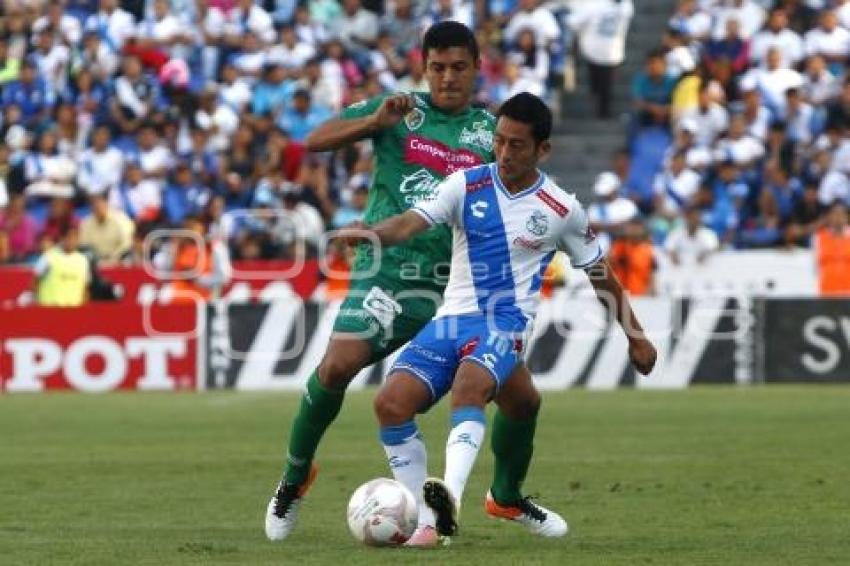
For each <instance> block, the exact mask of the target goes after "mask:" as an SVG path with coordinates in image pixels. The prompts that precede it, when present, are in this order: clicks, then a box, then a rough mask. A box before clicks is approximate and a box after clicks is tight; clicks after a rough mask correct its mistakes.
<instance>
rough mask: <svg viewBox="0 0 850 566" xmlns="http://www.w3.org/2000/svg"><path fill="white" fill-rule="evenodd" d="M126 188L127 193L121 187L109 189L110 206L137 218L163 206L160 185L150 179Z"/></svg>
mask: <svg viewBox="0 0 850 566" xmlns="http://www.w3.org/2000/svg"><path fill="white" fill-rule="evenodd" d="M124 190H125V191H126V194H125V195H122V190H121V188H119V187H115V188H113V189H112V190H111V191H109V206H110V207H113V208H116V209H118V210H121V211H123V212H125V213H126V214H127V216H131V217H134V218H135V217H137V216H140V215H143V214H146V213H149V212H150V211H151V210H159V209H160V208H161V207H162V191H161V189H160V186H159V184H157V183H156V182H154V181H152V180H150V179H143V180H142V181H140V182H139V184H138V185H135V186H132V187H126V188H125V189H124ZM125 199H126V200H125Z"/></svg>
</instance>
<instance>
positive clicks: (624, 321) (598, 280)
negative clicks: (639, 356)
mask: <svg viewBox="0 0 850 566" xmlns="http://www.w3.org/2000/svg"><path fill="white" fill-rule="evenodd" d="M587 277H588V279H590V284H591V285H593V290H594V291H596V297H597V298H598V299H599V301H600V302H601V303H602V305H603V306H604V307H605V308H606V309H607V310H608V312H610V313H611V314H613V315H614V318H615V319H616V320H617V322H618V323H619V324H620V326H621V327H622V328H623V332H625V333H626V337H627V338H628V339H629V341H630V342H631V341H633V340H644V339H646V336H645V335H644V333H643V327H642V326H641V325H640V322H639V321H638V319H637V317H636V316H635V313H634V311H633V310H632V306H631V304H630V303H629V298H628V297H627V296H626V294H625V293H624V292H623V286H622V285H621V284H620V280H619V279H617V275H616V274H614V270H613V269H611V264H609V263H608V260H607V259H604V260H602V261H600V262H598V263H597V264H596V265H594V266H592V267H590V268H589V269H587Z"/></svg>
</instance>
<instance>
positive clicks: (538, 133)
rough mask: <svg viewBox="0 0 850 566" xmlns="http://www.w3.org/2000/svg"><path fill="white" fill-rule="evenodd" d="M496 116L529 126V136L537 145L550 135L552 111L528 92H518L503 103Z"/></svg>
mask: <svg viewBox="0 0 850 566" xmlns="http://www.w3.org/2000/svg"><path fill="white" fill-rule="evenodd" d="M496 116H497V117H502V116H505V117H507V118H510V119H511V120H516V121H517V122H523V123H524V124H528V125H530V126H531V135H532V137H533V138H534V142H535V143H537V144H538V145H539V144H540V143H541V142H544V141H546V140H548V139H549V137H550V136H551V135H552V111H551V110H549V107H548V106H546V103H545V102H543V100H541V99H540V97H539V96H535V95H533V94H531V93H530V92H520V93H518V94H515V95H513V96H512V97H510V98H509V99H507V100H506V101H504V102H503V103H502V106H500V107H499V111H498V112H497V113H496Z"/></svg>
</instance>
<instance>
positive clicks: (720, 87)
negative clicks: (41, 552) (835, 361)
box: [595, 0, 850, 288]
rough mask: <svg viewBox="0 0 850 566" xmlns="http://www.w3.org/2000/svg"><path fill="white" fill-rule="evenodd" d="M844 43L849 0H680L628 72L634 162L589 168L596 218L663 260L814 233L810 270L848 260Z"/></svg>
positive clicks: (849, 96)
mask: <svg viewBox="0 0 850 566" xmlns="http://www.w3.org/2000/svg"><path fill="white" fill-rule="evenodd" d="M848 57H850V2H846V1H844V0H837V1H831V0H759V1H757V0H714V1H711V0H679V1H678V2H677V5H676V8H675V11H674V12H673V13H672V14H671V16H670V19H669V22H668V28H667V30H666V32H665V33H664V36H663V41H662V45H661V46H659V48H658V49H656V50H654V51H652V52H651V53H649V54H648V55H647V57H646V60H645V66H644V70H643V72H642V73H640V74H639V75H638V76H637V77H636V78H635V79H634V82H633V85H632V97H633V101H634V102H633V105H634V106H633V116H632V121H631V126H630V131H629V144H630V149H631V164H630V167H627V168H622V167H621V168H620V169H621V171H620V175H617V174H615V173H616V172H615V173H606V174H605V175H602V176H600V178H599V179H598V181H597V183H596V187H595V191H596V194H597V195H599V199H600V205H601V207H604V208H605V209H606V211H605V212H606V213H607V216H608V217H609V218H610V219H609V220H607V221H606V220H604V219H602V218H600V212H599V208H600V205H597V207H596V208H597V210H596V216H597V219H598V220H599V221H600V222H602V223H603V224H605V223H606V222H607V223H609V224H610V223H614V224H615V227H619V229H620V231H621V234H622V235H623V236H625V239H635V238H638V239H639V238H644V239H646V240H648V241H653V242H654V243H656V244H657V245H661V246H663V247H664V248H665V249H666V251H667V252H668V254H669V256H670V257H671V259H672V260H673V261H674V262H681V261H682V260H683V259H684V258H683V256H689V257H691V258H694V259H696V260H699V259H700V258H703V257H705V254H707V253H709V252H710V251H711V250H713V249H717V248H718V247H725V248H734V249H754V248H771V247H784V246H788V247H796V246H799V247H809V246H812V245H813V242H814V243H815V247H816V248H817V250H818V254H819V258H818V261H819V265H820V268H821V270H824V269H826V270H829V269H830V268H831V267H832V268H833V269H834V270H845V271H846V270H847V267H848V260H847V258H848V257H850V234H848V233H847V228H846V226H847V219H846V217H847V206H848V204H850V73H847V72H846V65H847V63H848ZM615 169H616V168H615ZM828 209H834V210H833V211H832V212H831V213H830V214H828V213H827V211H828ZM641 216H643V217H644V219H645V221H646V222H645V226H646V229H644V230H642V231H641V230H640V226H639V224H638V225H636V226H630V225H629V221H630V220H631V219H633V218H640V217H641ZM612 252H613V253H615V254H616V253H617V249H616V247H614V248H612ZM625 255H629V254H625ZM842 256H843V258H844V259H842V260H841V261H839V262H838V263H836V264H834V265H832V266H831V265H830V262H831V261H833V259H838V258H839V257H842ZM640 257H641V256H640V254H637V255H636V256H635V257H633V258H632V259H633V260H634V261H640V259H639V258H640ZM624 261H627V259H626V260H624ZM848 277H850V275H847V274H846V273H845V275H844V276H843V277H842V278H843V279H844V280H845V281H844V285H845V288H846V287H847V279H848Z"/></svg>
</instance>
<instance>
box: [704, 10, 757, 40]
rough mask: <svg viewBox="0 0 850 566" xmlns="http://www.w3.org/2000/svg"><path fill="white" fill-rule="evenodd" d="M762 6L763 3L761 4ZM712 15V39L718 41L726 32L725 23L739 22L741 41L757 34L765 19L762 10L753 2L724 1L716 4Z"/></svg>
mask: <svg viewBox="0 0 850 566" xmlns="http://www.w3.org/2000/svg"><path fill="white" fill-rule="evenodd" d="M762 4H764V2H762ZM712 12H713V14H714V27H713V29H712V38H713V39H720V38H722V37H723V36H724V35H725V34H726V31H727V29H728V28H727V22H728V21H729V20H736V21H737V22H739V27H740V33H741V37H742V38H743V39H752V37H753V36H754V35H755V34H756V32H758V31H759V30H760V29H761V27H762V25H763V24H764V20H765V17H766V14H765V11H764V8H763V7H762V6H760V5H759V2H757V1H755V0H725V1H723V2H716V3H715V6H714V7H713V8H712Z"/></svg>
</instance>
